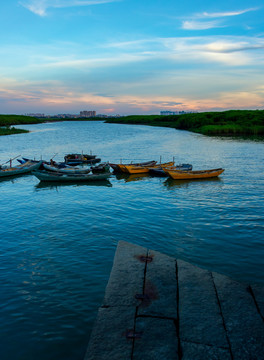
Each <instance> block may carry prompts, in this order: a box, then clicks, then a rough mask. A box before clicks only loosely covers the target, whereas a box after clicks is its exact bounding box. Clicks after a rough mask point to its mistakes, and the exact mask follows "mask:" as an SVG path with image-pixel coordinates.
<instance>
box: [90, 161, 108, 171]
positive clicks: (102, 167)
mask: <svg viewBox="0 0 264 360" xmlns="http://www.w3.org/2000/svg"><path fill="white" fill-rule="evenodd" d="M91 170H92V173H93V174H103V173H109V172H110V165H109V163H102V164H99V165H97V166H91Z"/></svg>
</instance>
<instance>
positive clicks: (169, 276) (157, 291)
mask: <svg viewBox="0 0 264 360" xmlns="http://www.w3.org/2000/svg"><path fill="white" fill-rule="evenodd" d="M148 256H149V258H150V259H152V261H151V262H148V263H147V268H146V277H145V286H144V295H145V298H144V300H143V301H142V303H141V305H140V306H139V309H138V314H139V315H142V314H144V315H152V316H160V317H168V318H175V319H176V317H177V279H176V259H173V258H171V257H169V256H166V255H163V254H161V253H158V252H156V251H149V253H148ZM168 304H170V306H168Z"/></svg>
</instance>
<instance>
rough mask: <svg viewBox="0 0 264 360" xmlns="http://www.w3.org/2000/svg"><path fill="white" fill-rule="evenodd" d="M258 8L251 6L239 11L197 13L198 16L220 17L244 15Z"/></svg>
mask: <svg viewBox="0 0 264 360" xmlns="http://www.w3.org/2000/svg"><path fill="white" fill-rule="evenodd" d="M256 10H258V8H250V9H244V10H237V11H222V12H215V13H208V12H203V13H201V14H197V15H196V17H197V18H208V17H210V18H219V17H226V16H237V15H242V14H245V13H247V12H250V11H256Z"/></svg>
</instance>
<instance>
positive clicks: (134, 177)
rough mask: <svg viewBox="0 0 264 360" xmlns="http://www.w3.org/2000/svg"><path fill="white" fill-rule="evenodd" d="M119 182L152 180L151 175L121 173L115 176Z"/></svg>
mask: <svg viewBox="0 0 264 360" xmlns="http://www.w3.org/2000/svg"><path fill="white" fill-rule="evenodd" d="M115 175H116V179H117V180H125V182H130V181H138V180H144V179H146V178H148V179H149V178H150V176H149V174H126V173H120V174H115Z"/></svg>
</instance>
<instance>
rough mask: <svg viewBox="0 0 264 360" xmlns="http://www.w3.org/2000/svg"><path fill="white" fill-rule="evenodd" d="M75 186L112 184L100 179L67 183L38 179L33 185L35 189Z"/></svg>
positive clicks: (56, 188) (108, 185) (107, 185)
mask: <svg viewBox="0 0 264 360" xmlns="http://www.w3.org/2000/svg"><path fill="white" fill-rule="evenodd" d="M66 186H69V187H70V186H71V187H77V186H106V187H112V184H111V182H110V181H109V180H100V181H86V182H85V181H84V182H79V183H76V182H74V181H71V182H70V181H69V182H67V183H64V182H44V181H40V182H39V183H38V184H37V185H35V191H41V190H57V191H58V189H59V188H61V187H66Z"/></svg>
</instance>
